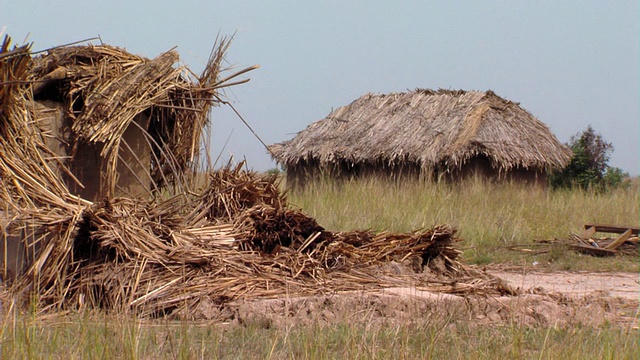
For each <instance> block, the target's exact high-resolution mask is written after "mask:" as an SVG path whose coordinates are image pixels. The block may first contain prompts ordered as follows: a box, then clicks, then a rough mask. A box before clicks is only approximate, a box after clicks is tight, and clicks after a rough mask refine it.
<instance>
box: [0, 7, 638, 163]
mask: <svg viewBox="0 0 640 360" xmlns="http://www.w3.org/2000/svg"><path fill="white" fill-rule="evenodd" d="M2 31H4V34H9V35H10V36H12V38H13V39H14V41H15V42H17V43H19V44H21V43H23V42H24V41H25V39H26V41H27V42H32V43H33V50H41V49H46V48H50V47H53V46H56V45H61V44H65V43H69V42H74V41H78V40H82V39H86V38H91V37H94V36H100V38H101V39H102V41H103V42H104V43H106V44H109V45H113V46H118V47H122V48H125V49H126V50H128V51H129V52H131V53H134V54H138V55H142V56H145V57H149V58H154V57H156V56H158V55H160V54H161V53H162V52H164V51H167V50H169V49H171V48H173V47H177V51H178V52H179V53H180V56H181V62H182V63H183V64H185V65H187V66H188V67H189V68H191V69H192V70H194V71H196V72H198V73H199V72H201V71H202V69H203V68H204V65H205V63H206V61H207V58H208V56H209V53H210V52H211V48H212V46H213V44H214V41H215V39H216V37H217V36H219V35H225V36H233V41H232V43H231V46H230V48H229V51H228V52H227V54H226V58H225V60H226V64H225V65H226V66H227V67H229V69H230V70H229V71H230V72H233V71H237V70H241V69H243V68H245V67H248V66H251V65H254V64H259V65H260V68H259V69H257V70H254V71H252V72H249V73H247V74H246V75H245V76H244V78H249V79H251V80H250V82H248V83H246V84H243V85H239V86H237V87H234V88H230V89H227V90H226V91H225V94H224V95H225V96H226V97H227V99H228V100H229V101H230V102H231V103H232V104H233V106H234V107H235V108H236V109H237V110H238V111H239V112H240V114H241V115H242V116H243V117H244V119H245V120H246V121H247V122H248V123H249V125H250V126H251V127H252V128H253V130H254V131H255V132H256V133H257V134H258V136H259V137H260V138H261V139H262V140H263V141H264V142H265V143H267V144H272V143H276V142H281V141H284V140H288V139H291V138H292V137H293V136H295V134H296V133H297V132H299V131H301V130H303V129H305V128H306V127H307V126H308V125H309V124H311V123H312V122H314V121H318V120H321V119H323V118H324V117H326V116H327V115H328V114H329V112H331V110H332V109H335V108H338V107H340V106H344V105H347V104H349V103H351V102H352V101H354V100H355V99H357V98H359V97H360V96H362V95H364V94H366V93H368V92H372V93H389V92H400V91H407V90H413V89H416V88H429V89H439V88H444V89H464V90H480V91H486V90H493V91H494V92H495V93H496V94H498V95H499V96H502V97H504V98H506V99H509V100H512V101H515V102H519V103H520V104H521V106H522V107H524V108H525V109H527V110H528V111H529V112H531V113H532V114H533V115H534V116H536V117H537V118H539V119H540V120H541V121H542V122H544V123H545V124H546V125H547V126H548V127H549V128H550V129H551V131H552V132H553V133H554V134H555V135H556V137H557V138H558V139H559V140H560V141H562V142H567V141H569V139H570V137H571V136H572V135H574V134H577V133H579V132H582V131H583V130H585V129H586V128H587V126H588V125H591V126H592V127H593V128H594V129H595V130H596V131H597V132H599V133H601V134H602V136H603V137H604V139H605V140H606V141H608V142H610V143H612V144H613V146H614V151H613V153H612V156H611V160H610V161H609V165H611V166H616V167H620V168H622V169H623V170H624V171H626V172H628V173H630V174H631V175H638V174H640V166H639V165H640V147H639V145H638V144H639V143H638V137H639V136H640V61H639V53H640V51H639V46H640V38H639V36H640V35H639V34H640V4H639V2H638V1H637V0H617V1H530V0H529V1H491V0H487V1H455V0H454V1H397V2H389V1H384V2H383V1H371V0H370V1H355V0H354V1H347V0H343V1H268V0H267V1H189V0H184V1H170V2H169V1H146V0H143V1H121V0H113V1H91V0H85V1H60V0H58V1H53V0H46V1H35V0H20V1H16V0H12V1H9V0H0V32H2ZM94 43H96V41H94ZM211 121H212V128H211V131H212V138H211V149H210V152H211V154H212V158H214V159H215V158H218V157H220V160H219V164H220V163H226V161H227V160H229V158H233V159H234V161H236V162H237V161H240V160H243V159H246V160H247V163H248V166H249V168H252V169H254V170H257V171H264V170H267V169H270V168H274V167H276V164H275V163H274V162H273V161H272V160H271V158H270V156H269V155H268V153H267V151H266V149H265V148H264V147H263V146H262V144H261V143H260V141H259V140H258V139H256V137H255V136H254V135H253V134H252V133H251V131H250V130H249V129H248V128H247V127H246V126H245V125H244V124H243V123H242V121H240V119H239V118H238V117H237V116H236V115H235V113H234V112H233V111H232V110H231V109H230V108H229V107H226V106H223V107H220V108H214V109H213V111H212V113H211Z"/></svg>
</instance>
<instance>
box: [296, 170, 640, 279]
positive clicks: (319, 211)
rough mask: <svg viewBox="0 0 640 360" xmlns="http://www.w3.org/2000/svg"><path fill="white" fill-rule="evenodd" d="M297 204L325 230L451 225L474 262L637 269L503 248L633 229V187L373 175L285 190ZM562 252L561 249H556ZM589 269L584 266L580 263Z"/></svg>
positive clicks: (635, 220) (635, 217) (635, 223)
mask: <svg viewBox="0 0 640 360" xmlns="http://www.w3.org/2000/svg"><path fill="white" fill-rule="evenodd" d="M289 198H290V201H291V203H292V204H294V205H296V206H299V207H300V208H302V209H303V211H305V212H306V213H307V214H309V215H310V216H312V217H314V218H316V219H317V220H318V223H319V224H321V225H322V226H324V227H325V228H327V229H329V230H353V229H372V230H376V231H381V230H390V231H398V232H404V231H411V230H415V229H418V228H423V227H429V226H433V225H436V224H450V225H452V226H454V227H455V228H456V229H458V231H459V233H458V234H459V235H460V236H461V237H462V238H463V239H464V240H465V241H464V242H463V243H461V244H460V246H461V247H462V248H464V249H465V254H464V255H465V258H466V259H467V260H468V261H470V262H473V263H477V264H485V263H490V262H515V263H518V264H524V263H532V262H534V261H538V262H540V261H545V262H547V263H549V264H550V265H552V267H554V268H566V269H575V270H578V269H583V268H584V269H590V268H591V267H594V266H596V267H598V266H606V268H607V269H608V270H624V269H626V270H633V271H637V270H638V269H640V268H639V267H638V266H637V265H638V263H637V261H635V259H632V260H629V259H626V260H625V259H620V258H618V259H617V261H615V262H612V261H610V260H606V259H605V260H603V259H593V258H590V259H589V264H581V261H578V260H580V258H581V256H579V255H577V254H574V253H572V252H571V253H569V252H567V254H566V256H558V251H557V250H556V251H555V252H554V251H550V252H549V253H547V254H545V255H543V256H540V257H532V256H530V255H529V256H523V255H520V254H519V253H516V252H513V251H507V250H506V249H507V248H508V247H509V246H511V245H522V244H527V245H532V246H535V245H533V240H534V239H553V238H567V237H568V236H569V235H570V234H571V233H580V232H581V231H582V230H583V226H584V224H586V223H608V224H620V225H629V226H638V223H639V213H638V211H639V210H638V186H637V185H630V186H627V187H621V188H618V189H615V190H612V191H610V192H596V191H584V190H579V189H574V190H558V191H553V190H550V189H545V188H541V187H533V186H527V185H523V184H517V183H506V184H494V183H487V182H483V181H481V180H477V179H470V180H467V181H463V182H461V183H458V184H446V183H433V182H427V183H424V182H418V181H413V182H411V181H410V182H405V183H391V182H386V181H375V180H355V181H347V182H340V183H338V182H334V181H331V180H325V181H319V182H316V183H313V184H311V185H309V186H307V188H305V189H304V190H301V191H293V192H291V193H290V194H289ZM560 251H564V250H562V249H561V250H560ZM585 266H586V267H585Z"/></svg>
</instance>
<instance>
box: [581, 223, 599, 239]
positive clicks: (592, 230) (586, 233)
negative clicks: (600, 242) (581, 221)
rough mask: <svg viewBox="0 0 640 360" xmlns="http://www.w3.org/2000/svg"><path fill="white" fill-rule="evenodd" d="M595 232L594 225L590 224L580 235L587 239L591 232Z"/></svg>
mask: <svg viewBox="0 0 640 360" xmlns="http://www.w3.org/2000/svg"><path fill="white" fill-rule="evenodd" d="M595 233H596V227H595V226H591V227H589V228H588V229H586V230H585V231H584V232H583V233H582V235H581V237H582V238H583V239H585V240H587V239H591V237H592V236H593V234H595Z"/></svg>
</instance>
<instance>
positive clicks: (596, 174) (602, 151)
mask: <svg viewBox="0 0 640 360" xmlns="http://www.w3.org/2000/svg"><path fill="white" fill-rule="evenodd" d="M567 145H568V146H569V147H570V148H571V150H572V151H573V157H572V158H571V162H569V165H567V167H566V168H564V169H563V170H561V171H556V172H554V173H552V174H551V176H550V177H549V183H550V184H551V186H552V187H553V188H568V187H576V186H577V187H580V188H582V189H588V188H597V189H604V188H605V187H615V186H618V185H620V183H622V181H623V179H624V177H625V176H626V174H625V173H624V172H623V171H622V170H621V169H620V168H616V167H610V166H609V165H608V164H607V163H608V162H609V159H610V157H611V152H613V145H612V144H611V143H608V142H606V141H605V140H604V139H603V138H602V135H601V134H599V133H596V131H595V130H593V128H592V127H591V125H589V126H588V127H587V129H586V130H584V131H583V132H582V133H578V134H576V135H573V136H572V137H571V139H570V140H569V143H568V144H567Z"/></svg>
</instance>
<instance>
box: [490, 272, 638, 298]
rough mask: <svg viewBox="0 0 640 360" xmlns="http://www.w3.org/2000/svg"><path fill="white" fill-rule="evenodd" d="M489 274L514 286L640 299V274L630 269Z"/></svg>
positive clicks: (581, 294) (576, 294)
mask: <svg viewBox="0 0 640 360" xmlns="http://www.w3.org/2000/svg"><path fill="white" fill-rule="evenodd" d="M487 272H488V273H490V274H492V275H494V276H497V277H499V278H502V279H504V280H505V281H507V282H508V283H509V284H510V285H511V286H513V287H516V288H520V289H523V290H528V289H531V288H536V287H541V288H543V289H545V290H546V291H553V292H560V293H563V294H568V295H574V296H584V295H588V294H591V293H594V292H598V293H601V294H603V295H604V294H606V295H608V296H611V297H620V298H625V299H630V300H639V299H640V283H639V280H640V276H639V274H637V273H627V272H607V273H593V272H552V273H548V272H538V271H528V270H527V271H521V272H514V271H497V270H488V271H487Z"/></svg>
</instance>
